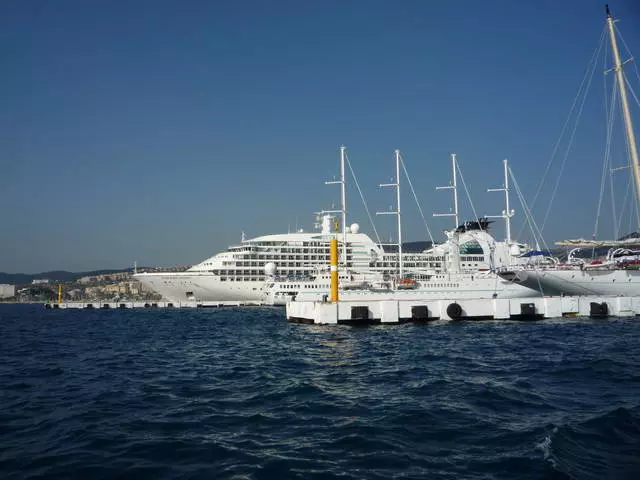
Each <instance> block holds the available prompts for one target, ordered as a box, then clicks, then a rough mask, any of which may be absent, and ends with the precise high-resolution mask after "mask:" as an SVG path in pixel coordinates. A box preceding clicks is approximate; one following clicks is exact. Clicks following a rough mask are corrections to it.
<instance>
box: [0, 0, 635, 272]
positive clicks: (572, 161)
mask: <svg viewBox="0 0 640 480" xmlns="http://www.w3.org/2000/svg"><path fill="white" fill-rule="evenodd" d="M611 8H612V10H613V12H614V14H615V15H616V17H618V18H620V19H621V22H620V23H619V28H620V30H621V31H622V33H623V35H624V38H625V40H626V43H627V44H628V45H629V47H630V48H631V50H632V51H634V52H635V53H636V54H638V52H640V28H638V26H639V25H640V6H639V5H637V4H636V2H635V1H634V0H627V1H620V2H615V3H612V4H611ZM603 10H604V8H603V4H602V2H600V1H591V0H575V1H562V2H558V1H531V2H514V1H486V2H479V1H470V0H469V1H446V2H432V1H399V2H391V1H369V0H361V1H340V2H338V1H336V2H334V1H323V2H311V1H308V2H307V1H302V2H301V1H234V2H231V1H226V2H224V1H216V2H210V1H202V2H196V1H183V2H177V1H172V2H169V1H142V0H138V1H135V2H130V1H129V2H127V1H117V0H116V1H111V2H86V1H81V0H78V1H67V0H60V1H56V2H24V1H18V0H15V1H13V0H8V1H4V2H1V3H0V48H1V49H2V52H1V54H2V58H3V60H4V68H3V74H2V75H0V91H1V92H2V100H3V101H2V108H0V168H1V172H2V173H1V174H0V201H1V202H2V204H3V206H4V208H3V219H2V226H3V228H2V235H1V236H0V252H1V253H0V271H6V272H39V271H46V270H53V269H65V270H72V271H80V270H89V269H96V268H124V267H127V266H129V265H132V264H133V261H134V260H137V262H138V264H139V265H175V264H190V263H195V262H197V261H200V260H202V259H203V258H205V257H207V256H209V255H211V254H213V253H215V252H217V251H220V250H223V249H225V248H226V247H227V246H228V245H230V244H233V243H236V242H237V241H239V240H240V237H241V233H242V231H244V232H245V233H246V235H247V236H257V235H262V234H267V233H279V232H285V231H287V230H290V229H294V228H295V227H296V226H297V227H298V228H305V229H307V230H311V229H312V224H313V220H314V215H313V212H315V211H318V210H320V209H323V208H325V209H326V208H331V206H332V203H334V202H337V201H338V199H339V196H338V188H337V187H336V186H326V185H325V184H324V182H325V180H330V179H332V178H334V177H335V176H336V175H337V174H338V172H339V170H338V148H339V146H340V144H344V145H346V146H347V147H348V154H349V158H350V160H351V163H352V165H353V168H354V170H355V172H356V174H357V175H358V181H359V183H360V185H361V187H362V189H363V191H364V194H365V196H366V200H367V203H368V206H369V209H370V210H371V211H374V212H375V211H379V210H384V209H387V208H388V206H389V204H391V203H392V201H393V198H392V192H391V191H390V190H388V189H385V190H382V191H381V190H380V189H379V188H378V187H377V185H378V184H379V183H387V182H389V180H390V179H391V177H392V176H393V172H394V168H395V167H394V163H393V150H394V149H396V148H398V149H400V150H401V151H402V154H403V157H404V159H405V162H406V165H407V168H408V170H409V174H410V175H411V181H412V182H413V184H414V187H415V188H416V190H417V194H418V197H419V201H420V204H421V206H422V208H423V210H424V211H425V213H426V214H427V215H428V218H427V220H428V222H429V226H430V228H431V230H432V231H433V232H434V236H435V237H436V239H437V240H438V239H440V240H441V239H442V238H443V237H442V234H441V231H442V229H443V228H446V227H449V226H450V225H451V223H452V222H451V220H450V219H448V218H432V217H431V213H433V212H445V211H448V210H449V208H450V205H451V201H450V196H449V195H448V194H447V193H445V192H441V191H436V190H435V187H436V186H438V185H446V184H448V182H449V179H450V160H449V154H450V153H451V152H456V153H457V154H458V159H459V161H460V167H461V169H462V172H463V175H464V178H465V181H466V183H467V185H468V187H469V189H470V190H471V195H472V199H473V201H474V205H475V208H476V211H477V213H478V214H497V213H499V211H500V210H501V209H502V197H501V196H500V195H499V194H497V193H486V189H487V188H492V187H498V186H501V183H502V164H501V161H502V159H503V158H509V159H510V162H511V166H512V169H513V170H514V173H515V174H516V176H517V178H518V181H519V183H520V185H521V188H522V189H523V191H524V192H525V194H526V195H528V196H529V197H531V196H532V195H533V193H534V191H535V187H536V186H537V183H538V181H539V180H540V178H541V172H542V170H543V169H544V166H545V165H546V163H547V161H548V159H549V156H550V153H551V151H552V148H553V144H554V142H555V140H556V139H557V137H558V135H559V133H560V129H561V127H562V124H563V122H564V120H565V117H566V115H567V112H568V109H569V106H570V104H571V102H572V100H573V98H574V95H575V92H576V89H577V87H578V85H579V83H580V81H581V79H582V76H583V73H584V71H585V69H586V67H587V64H588V61H589V58H590V56H591V54H592V52H593V50H594V48H595V47H596V46H597V44H598V39H599V37H600V33H601V31H602V28H603V25H604V11H603ZM602 69H603V68H602V67H598V69H597V72H596V75H595V78H594V86H593V87H592V91H591V93H590V97H589V99H588V101H587V103H586V104H585V110H584V114H583V119H582V121H581V123H580V126H579V128H578V130H577V133H576V140H575V146H574V148H573V150H572V154H571V155H570V156H569V158H568V159H567V164H566V167H565V171H564V174H563V177H562V179H561V180H562V183H561V184H560V185H561V186H560V190H559V192H558V194H557V197H556V199H555V201H554V203H553V209H552V211H551V214H550V216H549V220H548V221H547V224H546V226H545V231H544V233H545V238H546V239H547V241H550V242H553V241H555V240H559V239H561V238H562V237H571V238H575V237H578V236H589V235H590V234H591V233H592V232H593V229H594V216H595V212H596V206H597V198H598V192H599V184H600V175H601V174H600V171H601V168H602V160H601V158H602V151H603V148H604V143H603V139H604V118H605V117H604V113H603V103H602V96H603V95H602V91H603V90H602V83H601V79H602V78H601V77H602ZM633 72H634V71H633V70H629V73H628V75H629V79H630V81H631V82H632V84H634V85H636V91H638V92H639V93H640V86H638V84H639V83H640V82H638V79H637V78H635V77H634V75H635V73H633ZM634 81H635V83H634ZM634 113H635V116H636V117H639V115H638V112H637V109H636V111H635V112H634ZM638 121H640V119H639V120H638ZM614 153H615V152H614ZM619 153H622V150H620V151H619ZM616 158H618V157H616ZM622 162H624V159H622V157H619V158H618V159H617V160H616V163H617V164H621V163H622ZM461 197H463V192H462V189H461ZM546 198H547V199H548V195H547V196H546ZM348 201H349V214H350V221H357V222H358V223H360V225H361V226H362V229H363V231H366V232H368V233H370V232H371V227H370V226H369V223H368V220H367V219H366V216H365V214H364V209H363V207H362V203H361V201H360V199H359V195H358V193H357V191H356V190H355V188H354V187H353V183H351V186H350V187H349V190H348ZM512 203H513V206H514V208H515V209H516V217H515V219H514V222H515V223H516V226H515V227H514V232H518V231H519V228H518V225H519V224H520V223H521V221H522V218H523V217H522V215H521V213H522V207H520V205H519V204H518V203H517V200H516V198H515V196H513V197H512ZM545 207H546V204H545ZM403 210H404V222H403V224H404V229H403V237H404V239H405V240H422V239H424V238H425V236H426V233H425V228H424V225H423V222H422V220H421V219H420V217H419V214H418V210H417V208H416V207H415V203H414V202H413V200H412V198H411V197H410V194H409V190H408V189H405V190H404V192H403ZM543 210H544V209H543ZM606 212H610V207H609V210H606ZM542 213H544V211H542ZM462 216H463V217H465V218H469V217H471V212H470V209H469V207H468V202H466V200H464V199H463V200H462ZM540 216H542V215H540ZM609 216H610V215H609ZM627 224H628V222H627ZM376 225H377V227H378V230H379V232H380V233H381V235H382V236H383V237H384V238H385V239H386V240H388V239H389V237H390V236H395V227H394V219H393V217H391V216H385V217H378V218H377V219H376ZM600 230H601V236H603V237H607V236H608V237H610V236H611V235H612V233H611V232H612V230H611V223H610V222H608V220H607V215H605V214H603V216H602V218H601V229H600ZM623 230H625V229H623ZM495 233H496V236H498V237H500V238H501V237H502V236H503V227H502V225H501V224H496V227H495ZM521 236H522V237H523V239H525V240H526V239H527V238H526V237H527V233H526V232H524V233H522V234H521Z"/></svg>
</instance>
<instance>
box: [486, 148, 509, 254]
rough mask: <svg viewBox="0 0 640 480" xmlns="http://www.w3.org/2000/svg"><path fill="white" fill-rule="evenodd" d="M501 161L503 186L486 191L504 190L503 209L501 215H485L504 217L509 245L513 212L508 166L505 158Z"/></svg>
mask: <svg viewBox="0 0 640 480" xmlns="http://www.w3.org/2000/svg"><path fill="white" fill-rule="evenodd" d="M502 163H503V164H504V188H488V189H487V192H504V208H505V209H504V210H503V211H502V215H487V217H488V218H504V223H505V230H506V234H507V245H511V217H513V214H514V213H515V212H514V211H513V210H510V209H509V167H508V165H507V159H506V158H505V159H504V160H503V161H502Z"/></svg>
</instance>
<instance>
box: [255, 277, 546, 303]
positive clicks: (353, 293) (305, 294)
mask: <svg viewBox="0 0 640 480" xmlns="http://www.w3.org/2000/svg"><path fill="white" fill-rule="evenodd" d="M452 283H455V286H451V287H449V286H446V283H445V284H443V285H439V284H438V283H437V282H433V284H431V285H429V284H428V283H427V284H422V285H421V286H420V287H418V288H415V289H400V290H370V289H369V290H365V289H363V290H340V291H339V298H340V300H352V301H354V300H355V301H357V300H363V301H364V300H376V299H381V300H446V299H454V300H455V299H472V298H473V299H476V298H531V297H535V296H540V294H539V293H536V292H532V291H531V289H529V288H526V287H523V286H521V285H518V284H516V283H513V282H509V281H506V280H502V279H500V278H496V277H489V278H477V277H476V278H475V279H466V280H457V281H456V280H453V281H452ZM328 295H329V291H328V289H326V288H325V289H322V288H304V287H302V288H300V290H299V292H298V293H297V295H295V298H294V297H293V296H288V295H278V294H274V293H273V292H271V293H268V294H267V296H266V298H267V302H268V303H271V304H273V305H284V304H285V303H286V302H287V301H291V300H293V299H295V300H299V301H305V300H321V299H323V297H325V296H328Z"/></svg>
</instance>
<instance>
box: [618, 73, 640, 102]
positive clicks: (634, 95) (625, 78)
mask: <svg viewBox="0 0 640 480" xmlns="http://www.w3.org/2000/svg"><path fill="white" fill-rule="evenodd" d="M622 78H624V81H625V83H626V84H627V87H629V91H630V92H631V95H632V96H633V99H634V100H635V101H636V103H637V104H638V106H640V101H638V97H637V96H636V92H634V91H633V87H632V86H631V84H630V83H629V79H628V78H627V76H626V75H625V74H624V72H622Z"/></svg>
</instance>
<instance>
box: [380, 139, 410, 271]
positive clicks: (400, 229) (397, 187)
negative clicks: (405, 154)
mask: <svg viewBox="0 0 640 480" xmlns="http://www.w3.org/2000/svg"><path fill="white" fill-rule="evenodd" d="M394 153H395V155H396V182H395V183H382V184H380V185H379V186H380V187H395V188H396V211H395V212H376V215H396V216H397V217H398V270H399V275H400V278H402V277H403V276H404V268H403V263H402V220H401V216H400V150H394Z"/></svg>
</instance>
